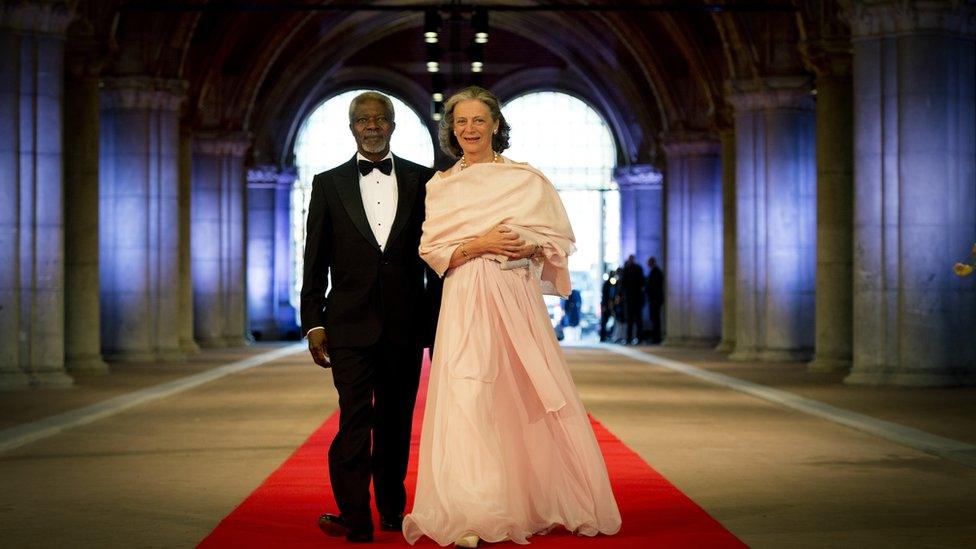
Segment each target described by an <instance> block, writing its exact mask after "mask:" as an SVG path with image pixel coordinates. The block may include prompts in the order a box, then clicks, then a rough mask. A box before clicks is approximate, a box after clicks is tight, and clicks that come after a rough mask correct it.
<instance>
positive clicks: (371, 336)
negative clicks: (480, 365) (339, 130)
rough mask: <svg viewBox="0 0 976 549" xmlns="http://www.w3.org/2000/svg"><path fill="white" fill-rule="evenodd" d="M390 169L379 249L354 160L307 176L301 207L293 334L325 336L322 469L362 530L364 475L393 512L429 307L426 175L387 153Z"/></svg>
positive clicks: (401, 495) (368, 523) (399, 504)
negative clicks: (330, 384)
mask: <svg viewBox="0 0 976 549" xmlns="http://www.w3.org/2000/svg"><path fill="white" fill-rule="evenodd" d="M393 165H394V173H395V174H396V183H397V208H396V216H395V218H394V221H393V226H392V227H391V229H390V235H389V238H388V239H387V242H386V245H385V247H384V248H383V249H382V250H381V249H380V246H379V244H378V243H377V242H376V238H375V236H374V235H373V231H372V230H371V229H370V226H369V221H368V220H367V217H366V211H365V209H364V207H363V201H362V195H361V193H360V188H359V172H358V170H357V166H356V158H355V157H353V158H352V159H351V160H350V161H348V162H346V163H344V164H342V165H340V166H337V167H336V168H333V169H331V170H329V171H327V172H323V173H320V174H318V175H316V176H315V179H314V181H313V182H312V198H311V202H310V204H309V209H308V231H307V234H306V241H305V273H304V279H303V285H302V303H301V315H302V331H303V333H307V332H308V330H310V329H311V328H314V327H317V326H322V327H324V328H325V331H326V335H327V337H328V343H327V346H328V351H329V355H330V357H331V360H332V373H333V380H334V382H335V386H336V390H337V391H338V393H339V432H338V433H337V434H336V437H335V440H333V442H332V446H331V447H330V449H329V472H330V477H331V482H332V487H333V492H334V494H335V498H336V502H337V503H338V505H339V511H340V513H341V514H342V516H343V518H344V519H345V520H346V522H347V524H348V525H349V526H350V527H351V528H353V529H356V530H366V529H369V530H372V520H371V518H370V517H371V512H370V508H369V481H370V477H371V476H372V478H373V484H374V490H375V493H376V506H377V508H378V510H379V512H380V514H381V515H383V516H397V515H400V514H402V513H403V510H404V506H405V504H406V492H405V490H404V487H403V480H404V477H405V476H406V470H407V456H408V453H409V446H410V430H411V418H412V415H413V408H414V403H415V401H416V396H417V387H418V383H419V379H420V366H421V358H422V353H423V348H424V347H425V346H427V345H429V344H430V343H431V340H432V333H433V332H432V330H433V317H434V313H435V310H434V309H435V307H434V306H433V305H432V304H433V303H437V302H439V289H440V280H439V279H438V278H437V277H436V276H430V277H429V278H428V277H427V276H426V274H427V273H428V272H429V271H428V270H427V268H426V266H425V264H424V263H423V261H422V260H421V259H420V256H419V255H418V247H419V245H420V233H421V227H422V225H423V221H424V199H425V197H426V193H425V184H426V182H427V181H428V180H429V179H430V178H431V177H432V176H433V174H434V171H433V170H432V169H430V168H425V167H423V166H420V165H417V164H414V163H413V162H410V161H408V160H404V159H402V158H399V157H395V156H394V162H393ZM330 274H331V277H332V290H331V292H330V293H329V295H328V298H326V296H325V294H326V291H327V290H328V289H329V288H328V275H330ZM425 279H427V280H428V281H429V282H428V283H427V284H425ZM371 439H372V445H371V444H370V442H371Z"/></svg>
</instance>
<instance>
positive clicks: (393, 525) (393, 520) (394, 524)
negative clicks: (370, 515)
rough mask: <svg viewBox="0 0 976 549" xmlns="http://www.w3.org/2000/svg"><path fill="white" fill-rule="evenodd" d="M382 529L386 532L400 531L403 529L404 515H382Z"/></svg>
mask: <svg viewBox="0 0 976 549" xmlns="http://www.w3.org/2000/svg"><path fill="white" fill-rule="evenodd" d="M380 530H383V531H384V532H400V531H402V530H403V515H395V516H389V517H380Z"/></svg>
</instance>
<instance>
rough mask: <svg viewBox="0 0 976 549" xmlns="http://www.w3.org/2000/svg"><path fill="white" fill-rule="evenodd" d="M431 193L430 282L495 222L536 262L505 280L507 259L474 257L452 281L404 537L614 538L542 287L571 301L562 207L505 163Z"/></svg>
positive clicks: (440, 183) (601, 473) (595, 450)
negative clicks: (535, 252) (561, 534)
mask: <svg viewBox="0 0 976 549" xmlns="http://www.w3.org/2000/svg"><path fill="white" fill-rule="evenodd" d="M540 178H541V181H539V179H540ZM527 188H528V191H527V193H526V189H527ZM427 193H428V194H427V213H428V221H429V223H425V226H424V231H425V233H424V234H425V238H424V239H422V241H421V252H422V253H421V255H422V256H423V257H424V259H425V260H426V261H428V263H430V264H431V266H432V267H433V268H434V269H435V270H437V271H438V272H444V270H446V268H447V262H448V261H449V258H450V255H451V254H452V253H453V251H454V248H455V247H456V245H457V242H461V241H465V240H467V239H468V238H470V235H472V234H482V233H484V232H485V231H486V230H487V229H490V228H491V227H492V226H494V225H495V224H497V223H499V222H504V223H506V224H507V225H509V226H510V227H512V228H513V229H515V230H517V231H518V232H519V233H520V234H522V236H523V237H524V238H526V239H527V240H529V241H531V242H535V243H539V244H541V245H542V246H543V249H544V254H543V257H544V259H542V260H537V261H535V262H534V263H533V265H532V266H531V267H530V268H516V269H511V270H502V268H501V263H500V261H499V260H502V261H503V260H504V259H503V258H486V257H481V258H477V259H473V260H471V261H468V262H467V263H464V264H462V265H460V266H459V267H457V268H455V269H451V270H449V271H447V273H446V276H445V278H444V294H443V301H442V304H441V311H440V317H439V321H438V329H437V339H436V349H435V352H434V356H433V364H432V367H431V373H430V384H429V392H428V397H427V406H426V409H425V411H424V423H423V431H422V434H421V439H420V460H419V472H418V477H417V490H416V497H415V499H414V506H413V510H412V512H411V513H410V514H409V515H407V516H406V517H405V518H404V522H403V534H404V536H405V537H406V539H407V541H409V542H410V543H414V542H416V540H417V539H418V538H420V537H421V536H423V535H426V536H428V537H430V538H431V539H433V540H434V541H435V542H437V543H438V544H440V545H448V544H451V543H454V541H456V540H457V539H458V538H459V537H461V536H462V535H464V534H466V533H475V534H477V535H478V537H480V538H481V539H483V540H485V541H491V542H494V541H502V540H505V539H511V540H512V541H515V542H516V543H528V540H527V538H528V537H529V536H531V535H533V534H538V533H545V532H547V531H548V530H550V529H551V528H553V527H554V526H557V525H562V526H564V527H565V528H567V529H569V530H571V531H574V532H577V533H579V534H581V535H587V536H593V535H596V534H598V533H604V534H613V533H616V532H617V531H618V530H619V529H620V513H619V511H618V509H617V504H616V501H615V500H614V496H613V492H612V491H611V488H610V482H609V478H608V476H607V471H606V466H605V464H604V461H603V456H602V454H601V453H600V449H599V447H598V445H597V442H596V439H595V437H594V435H593V430H592V429H591V427H590V423H589V421H588V418H587V415H586V411H585V410H584V409H583V405H582V403H581V402H580V399H579V395H578V393H577V391H576V387H575V385H574V384H573V380H572V378H571V377H570V374H569V370H568V368H567V365H566V360H565V358H564V356H563V354H562V351H561V350H560V348H559V344H558V342H557V341H556V338H555V334H554V332H553V328H552V325H551V324H550V320H549V315H548V312H547V310H546V305H545V303H544V301H543V298H542V295H543V286H544V285H545V286H546V287H547V289H552V288H555V289H557V290H558V291H559V293H566V292H568V290H569V286H568V270H567V268H566V256H567V255H568V253H570V252H571V251H572V240H573V235H572V229H571V227H569V221H568V219H566V214H565V210H564V209H563V206H562V203H561V202H559V198H558V194H556V192H555V190H554V189H553V188H552V185H551V183H549V182H548V180H545V177H544V176H542V174H541V173H539V172H537V171H535V170H533V169H532V168H530V167H528V166H525V165H521V164H515V163H511V162H508V163H506V164H504V165H482V164H476V165H474V166H471V167H469V168H467V169H466V170H464V172H462V173H458V172H457V168H455V169H454V170H453V171H452V173H451V174H449V176H448V177H446V178H440V177H439V176H435V177H434V179H432V180H431V181H430V183H428V191H427ZM553 201H554V202H555V203H554V204H553ZM540 212H541V213H540ZM523 221H524V224H521V223H520V222H523ZM485 227H487V229H486V228H485Z"/></svg>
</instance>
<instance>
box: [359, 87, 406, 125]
mask: <svg viewBox="0 0 976 549" xmlns="http://www.w3.org/2000/svg"><path fill="white" fill-rule="evenodd" d="M366 101H379V102H380V103H383V106H384V107H386V114H388V115H389V116H390V122H393V121H394V120H395V118H396V113H394V112H393V101H390V98H389V97H387V96H385V95H383V94H382V93H380V92H377V91H365V92H363V93H361V94H359V95H357V96H356V97H353V98H352V102H351V103H349V123H350V124H352V123H353V119H352V117H353V116H354V114H353V113H355V111H356V107H358V106H359V105H360V104H361V103H364V102H366Z"/></svg>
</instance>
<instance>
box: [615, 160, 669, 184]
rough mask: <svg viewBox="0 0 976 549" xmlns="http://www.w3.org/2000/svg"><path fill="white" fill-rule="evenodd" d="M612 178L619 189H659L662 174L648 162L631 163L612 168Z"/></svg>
mask: <svg viewBox="0 0 976 549" xmlns="http://www.w3.org/2000/svg"><path fill="white" fill-rule="evenodd" d="M613 179H614V181H616V182H617V186H618V187H619V188H620V190H621V191H643V190H651V191H659V190H661V188H662V182H663V181H664V176H663V175H662V174H661V171H660V170H658V169H657V168H655V167H654V166H651V165H650V164H631V165H630V166H617V167H616V168H614V169H613Z"/></svg>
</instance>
